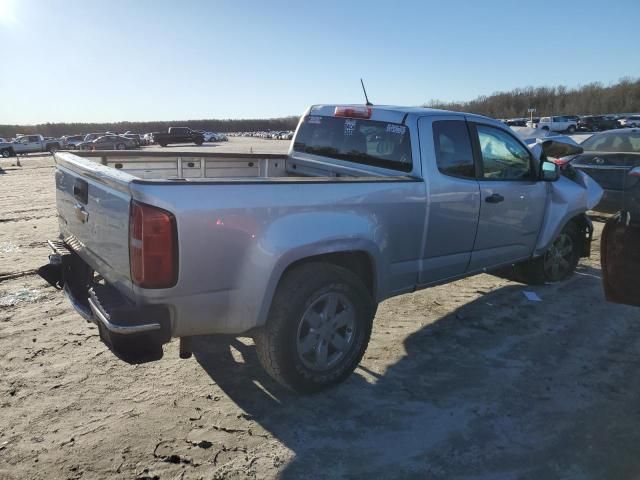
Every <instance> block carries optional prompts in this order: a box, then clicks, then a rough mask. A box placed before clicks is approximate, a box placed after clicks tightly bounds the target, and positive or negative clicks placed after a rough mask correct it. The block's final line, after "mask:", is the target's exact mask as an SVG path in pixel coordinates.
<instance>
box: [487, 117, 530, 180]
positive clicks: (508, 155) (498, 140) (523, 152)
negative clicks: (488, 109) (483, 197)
mask: <svg viewBox="0 0 640 480" xmlns="http://www.w3.org/2000/svg"><path fill="white" fill-rule="evenodd" d="M476 130H477V132H478V141H479V144H480V153H481V155H482V177H483V178H484V179H487V180H531V179H532V175H531V155H530V154H529V151H528V150H527V149H526V148H525V147H524V145H522V144H521V143H520V142H518V141H517V140H516V139H515V138H514V137H512V136H511V135H509V134H508V133H507V132H505V131H503V130H501V129H498V128H494V127H489V126H487V125H477V126H476Z"/></svg>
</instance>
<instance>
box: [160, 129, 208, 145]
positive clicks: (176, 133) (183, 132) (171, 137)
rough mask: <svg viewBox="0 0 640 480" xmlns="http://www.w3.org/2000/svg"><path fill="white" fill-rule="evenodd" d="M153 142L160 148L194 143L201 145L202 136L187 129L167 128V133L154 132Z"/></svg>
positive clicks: (202, 141)
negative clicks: (175, 144)
mask: <svg viewBox="0 0 640 480" xmlns="http://www.w3.org/2000/svg"><path fill="white" fill-rule="evenodd" d="M153 141H154V142H155V143H157V144H158V145H160V146H162V147H166V146H167V145H169V144H172V143H195V144H196V145H202V144H203V143H204V135H202V133H200V132H197V131H195V130H191V129H190V128H188V127H169V131H168V132H167V133H163V132H157V133H156V132H154V134H153Z"/></svg>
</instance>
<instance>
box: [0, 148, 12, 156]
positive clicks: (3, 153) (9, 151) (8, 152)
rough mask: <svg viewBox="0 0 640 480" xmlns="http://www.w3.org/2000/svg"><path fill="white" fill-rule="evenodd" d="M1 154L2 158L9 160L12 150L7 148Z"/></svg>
mask: <svg viewBox="0 0 640 480" xmlns="http://www.w3.org/2000/svg"><path fill="white" fill-rule="evenodd" d="M0 153H1V154H2V158H9V157H10V156H11V150H9V149H8V148H5V149H4V150H2V152H0Z"/></svg>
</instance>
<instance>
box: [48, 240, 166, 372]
mask: <svg viewBox="0 0 640 480" xmlns="http://www.w3.org/2000/svg"><path fill="white" fill-rule="evenodd" d="M48 244H49V246H50V247H51V249H52V250H53V253H52V254H51V255H50V256H49V264H48V265H45V266H44V267H42V268H41V269H40V270H39V273H40V275H41V276H42V277H43V278H44V279H45V280H46V281H47V282H49V283H50V284H51V285H53V286H55V287H56V288H61V289H62V290H63V291H64V293H65V295H66V297H67V298H68V299H69V302H70V303H71V305H72V306H73V307H74V308H75V310H76V311H77V312H78V313H79V314H80V315H81V316H82V317H83V318H84V319H86V320H87V321H90V322H93V323H95V324H96V325H97V326H98V330H99V331H100V338H101V340H102V341H103V342H104V343H105V344H106V345H107V346H108V347H109V348H110V349H111V350H112V351H113V352H114V353H115V354H116V355H118V356H119V357H121V358H122V359H124V360H126V361H130V362H131V363H139V362H138V360H139V357H141V356H142V357H144V358H147V357H153V358H149V359H153V360H155V359H158V358H161V357H162V345H163V344H164V343H167V342H169V341H170V339H171V320H170V312H169V309H168V308H167V307H166V306H164V305H135V304H134V303H133V302H131V301H130V300H129V299H127V298H126V297H125V296H123V295H122V294H121V293H120V292H119V291H118V290H117V289H115V288H114V287H112V286H111V285H108V284H104V283H97V282H95V281H94V275H93V271H92V270H91V268H90V267H89V266H88V265H87V264H86V263H85V262H84V261H83V260H82V259H81V258H80V257H79V256H78V255H77V254H76V253H75V252H73V250H71V249H70V248H69V247H68V246H67V245H66V244H65V243H64V242H61V241H59V240H50V241H48Z"/></svg>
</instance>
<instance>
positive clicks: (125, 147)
mask: <svg viewBox="0 0 640 480" xmlns="http://www.w3.org/2000/svg"><path fill="white" fill-rule="evenodd" d="M126 149H127V146H126V145H125V144H124V143H119V144H117V145H116V150H126Z"/></svg>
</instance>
